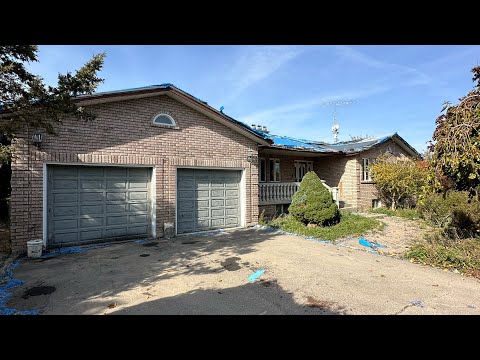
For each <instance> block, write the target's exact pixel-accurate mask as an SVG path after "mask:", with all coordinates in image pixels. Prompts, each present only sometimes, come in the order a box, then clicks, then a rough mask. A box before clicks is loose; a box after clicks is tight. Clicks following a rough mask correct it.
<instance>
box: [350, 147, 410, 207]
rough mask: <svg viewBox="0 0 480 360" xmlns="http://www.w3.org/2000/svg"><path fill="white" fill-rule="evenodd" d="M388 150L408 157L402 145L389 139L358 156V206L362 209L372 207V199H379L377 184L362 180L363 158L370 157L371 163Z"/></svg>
mask: <svg viewBox="0 0 480 360" xmlns="http://www.w3.org/2000/svg"><path fill="white" fill-rule="evenodd" d="M387 150H390V151H391V153H392V154H393V155H395V156H397V157H407V156H408V154H407V152H406V151H405V150H403V149H402V148H401V147H400V146H398V145H397V144H396V143H395V142H394V141H393V140H389V141H387V142H385V143H383V144H381V145H379V146H378V147H376V148H374V149H371V150H367V151H365V152H363V153H360V154H358V155H357V156H356V160H357V161H356V162H357V168H358V179H359V192H358V208H359V209H360V210H367V209H371V208H372V200H373V199H378V198H379V196H378V193H377V190H376V188H375V184H374V183H373V182H371V181H362V180H361V179H362V159H363V158H369V159H370V163H371V162H372V161H373V160H374V159H376V158H377V157H378V156H380V155H381V154H384V153H385V152H386V151H387Z"/></svg>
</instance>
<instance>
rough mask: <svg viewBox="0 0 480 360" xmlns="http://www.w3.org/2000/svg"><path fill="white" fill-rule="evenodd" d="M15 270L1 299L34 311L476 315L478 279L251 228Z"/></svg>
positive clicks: (118, 247) (121, 246) (116, 247)
mask: <svg viewBox="0 0 480 360" xmlns="http://www.w3.org/2000/svg"><path fill="white" fill-rule="evenodd" d="M258 269H265V273H264V274H263V275H262V276H261V277H260V278H259V279H257V280H256V281H255V282H253V283H251V282H249V281H248V280H247V277H248V276H249V275H251V274H252V273H253V272H254V271H256V270H258ZM13 277H14V278H16V279H19V280H22V281H23V282H24V284H23V285H21V286H17V287H14V288H12V289H10V291H11V297H10V299H9V301H8V302H7V306H8V307H9V308H11V309H16V310H31V309H37V310H39V312H40V313H42V314H259V315H270V314H480V281H479V280H477V279H474V278H470V277H464V276H462V275H460V274H455V273H451V272H444V271H442V270H439V269H434V268H431V267H427V266H422V265H417V264H412V263H410V262H408V261H404V260H400V259H396V258H391V257H387V256H381V255H376V254H372V253H367V252H366V251H358V250H352V249H349V248H346V247H341V246H335V245H331V244H324V243H319V242H316V241H312V240H307V239H304V238H301V237H296V236H289V235H282V234H279V233H276V232H270V231H267V230H261V229H258V228H250V229H242V230H236V231H231V232H222V233H217V234H207V235H197V236H184V237H177V238H175V239H172V240H170V241H167V240H164V241H155V242H148V241H139V242H125V243H117V244H113V245H110V246H106V247H101V248H96V249H90V250H87V251H83V252H79V253H73V254H66V255H59V256H56V257H52V258H46V259H39V260H29V259H25V260H23V261H22V262H21V263H20V265H19V266H18V267H17V268H16V269H15V270H14V271H13Z"/></svg>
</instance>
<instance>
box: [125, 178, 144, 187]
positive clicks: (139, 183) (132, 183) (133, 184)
mask: <svg viewBox="0 0 480 360" xmlns="http://www.w3.org/2000/svg"><path fill="white" fill-rule="evenodd" d="M128 187H129V188H130V189H147V188H148V181H146V180H142V179H138V180H136V179H130V182H129V184H128Z"/></svg>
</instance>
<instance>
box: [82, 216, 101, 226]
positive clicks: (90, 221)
mask: <svg viewBox="0 0 480 360" xmlns="http://www.w3.org/2000/svg"><path fill="white" fill-rule="evenodd" d="M103 220H104V219H103V216H102V217H88V218H83V219H82V218H80V221H79V225H80V227H81V228H87V227H96V226H103Z"/></svg>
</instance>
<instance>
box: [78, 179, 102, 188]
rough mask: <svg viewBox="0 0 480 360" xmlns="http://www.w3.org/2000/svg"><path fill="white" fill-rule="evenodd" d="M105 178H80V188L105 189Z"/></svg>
mask: <svg viewBox="0 0 480 360" xmlns="http://www.w3.org/2000/svg"><path fill="white" fill-rule="evenodd" d="M103 187H104V185H103V179H88V178H87V179H80V189H95V190H99V189H103Z"/></svg>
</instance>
